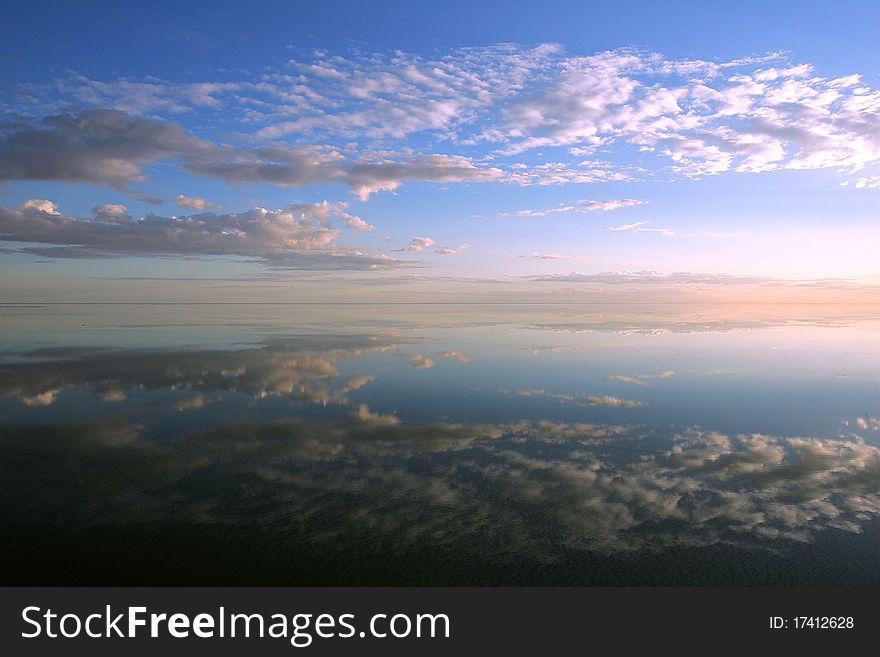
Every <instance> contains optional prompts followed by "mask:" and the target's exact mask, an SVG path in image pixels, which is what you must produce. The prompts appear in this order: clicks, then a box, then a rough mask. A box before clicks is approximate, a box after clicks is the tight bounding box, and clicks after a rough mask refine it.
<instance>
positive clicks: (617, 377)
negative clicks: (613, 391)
mask: <svg viewBox="0 0 880 657" xmlns="http://www.w3.org/2000/svg"><path fill="white" fill-rule="evenodd" d="M674 375H675V372H673V371H672V370H665V371H663V372H660V373H659V374H636V375H635V376H628V375H626V374H612V375H610V376H606V377H605V379H606V380H607V381H619V382H621V383H633V384H635V385H640V386H643V385H645V380H647V379H668V378H669V377H671V376H674Z"/></svg>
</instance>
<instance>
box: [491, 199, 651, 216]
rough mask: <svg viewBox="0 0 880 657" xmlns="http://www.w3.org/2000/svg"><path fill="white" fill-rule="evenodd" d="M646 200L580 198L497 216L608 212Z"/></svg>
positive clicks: (643, 202) (642, 203) (501, 213)
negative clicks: (537, 208)
mask: <svg viewBox="0 0 880 657" xmlns="http://www.w3.org/2000/svg"><path fill="white" fill-rule="evenodd" d="M645 203H647V201H642V200H639V199H634V198H616V199H605V200H599V201H597V200H589V199H585V200H580V201H574V202H573V203H562V204H560V205H558V206H556V207H555V208H547V209H544V210H516V211H514V212H500V213H499V214H498V216H499V217H510V216H516V217H546V216H547V215H551V214H568V213H580V212H608V211H610V210H618V209H620V208H629V207H633V206H636V205H644V204H645Z"/></svg>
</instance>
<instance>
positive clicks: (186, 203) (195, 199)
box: [171, 194, 223, 212]
mask: <svg viewBox="0 0 880 657" xmlns="http://www.w3.org/2000/svg"><path fill="white" fill-rule="evenodd" d="M171 200H172V201H174V202H175V203H177V205H179V206H180V207H182V208H193V209H194V210H198V211H199V212H204V211H205V210H207V209H209V208H214V209H216V210H222V209H223V206H222V205H220V204H218V203H212V202H211V201H209V200H208V199H204V198H201V197H200V196H184V195H183V194H177V195H176V196H172V197H171Z"/></svg>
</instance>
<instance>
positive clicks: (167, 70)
mask: <svg viewBox="0 0 880 657" xmlns="http://www.w3.org/2000/svg"><path fill="white" fill-rule="evenodd" d="M0 24H2V25H3V26H4V27H3V39H2V40H0V112H2V114H3V119H2V121H0V276H2V278H3V281H4V284H3V294H2V295H0V302H27V301H64V300H102V301H109V300H113V301H136V300H144V299H148V300H161V299H167V300H183V299H186V300H212V301H216V300H296V299H310V300H322V299H339V298H346V299H362V298H380V296H381V298H382V299H384V300H388V299H395V298H429V299H445V298H447V296H444V295H451V296H452V297H454V296H455V295H456V294H458V295H459V296H460V295H461V294H462V290H465V289H469V290H470V291H471V292H470V293H469V294H471V297H468V298H476V299H479V298H481V295H482V297H483V298H489V296H490V292H488V290H494V292H493V293H492V294H497V292H498V291H499V290H503V292H504V294H507V295H509V296H507V297H505V296H503V295H502V296H501V297H492V298H504V299H507V298H516V294H517V293H518V291H519V290H524V289H528V290H531V291H532V292H534V293H535V294H539V293H542V291H543V290H553V291H554V292H555V293H558V294H563V295H564V294H567V293H571V292H572V291H574V293H575V294H577V293H579V292H578V291H584V290H590V291H593V292H596V291H597V290H603V289H612V290H613V289H621V288H624V287H638V288H640V289H643V290H645V291H646V294H648V295H650V294H655V292H652V291H656V290H665V289H669V288H679V287H685V288H686V287H698V288H700V289H703V290H707V289H708V290H713V289H721V288H724V289H728V288H730V287H731V286H733V287H737V286H739V287H742V286H745V287H747V288H748V287H751V288H753V289H758V288H760V289H761V290H766V289H767V286H768V285H770V286H785V287H786V289H788V290H791V289H794V288H798V289H800V288H802V287H803V286H804V285H805V284H808V285H814V286H816V287H817V288H822V289H825V290H827V289H829V285H831V286H853V285H854V286H864V285H876V284H878V283H880V265H878V264H877V263H878V262H880V260H878V258H877V255H876V251H877V244H880V227H878V221H877V219H878V216H877V215H878V210H877V209H878V207H880V204H878V199H880V76H878V66H877V63H878V62H880V43H878V40H877V39H876V34H877V33H878V30H880V5H877V4H876V3H873V2H841V3H835V4H833V5H832V4H829V3H826V2H798V3H793V2H737V3H702V2H664V3H643V2H614V3H586V2H545V3H540V6H538V5H536V3H533V2H510V3H505V4H504V7H503V8H502V7H499V5H498V3H490V2H483V1H469V2H446V3H412V2H382V3H362V2H326V1H325V2H286V3H281V2H278V3H275V2H263V3H258V4H257V6H256V7H254V6H251V5H246V4H245V3H240V2H212V3H200V2H181V1H177V2H174V3H171V2H154V3H149V4H146V3H138V4H135V3H116V2H106V3H105V2H90V3H75V2H67V3H62V2H48V3H47V2H32V3H28V4H27V5H26V6H12V5H11V4H7V5H5V6H4V8H3V9H2V10H0ZM820 279H821V280H820ZM371 295H372V296H371ZM377 295H379V296H377Z"/></svg>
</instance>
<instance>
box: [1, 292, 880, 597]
mask: <svg viewBox="0 0 880 657" xmlns="http://www.w3.org/2000/svg"><path fill="white" fill-rule="evenodd" d="M0 335H2V338H0V481H2V484H0V485H2V488H0V519H2V523H0V541H2V546H3V547H2V548H0V549H2V561H0V563H2V565H0V576H2V580H0V582H2V583H4V584H12V583H27V584H36V583H46V584H73V583H79V584H122V583H126V584H127V583H142V584H195V583H204V584H317V585H322V584H343V585H356V584H398V585H406V584H588V585H591V584H599V585H606V584H615V585H617V584H623V585H646V584H650V585H759V584H785V585H880V549H878V547H880V420H878V419H877V418H878V417H880V339H878V338H880V317H878V316H876V315H873V314H872V313H871V312H870V311H866V310H865V309H863V308H862V309H857V308H849V307H837V308H834V309H832V310H830V311H828V310H820V309H815V308H807V309H802V308H788V309H778V308H775V309H774V308H771V309H768V308H759V309H755V308H731V307H727V308H721V309H718V308H699V309H698V308H693V307H689V308H685V309H682V308H673V307H653V308H650V307H649V308H647V309H646V308H644V307H642V308H627V307H621V306H618V307H614V308H611V309H609V308H608V307H590V306H580V305H570V306H512V305H511V306H507V305H505V306H486V307H479V306H450V305H447V306H441V305H438V306H429V305H421V306H418V305H411V306H404V305H400V306H321V305H313V306H309V305H289V306H284V305H272V306H270V305H267V306H257V305H254V306H246V305H244V306H242V305H240V306H222V305H210V306H173V305H167V306H165V305H154V306H137V305H128V306H104V307H100V306H81V305H70V306H51V305H49V306H33V307H5V308H2V309H0Z"/></svg>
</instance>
